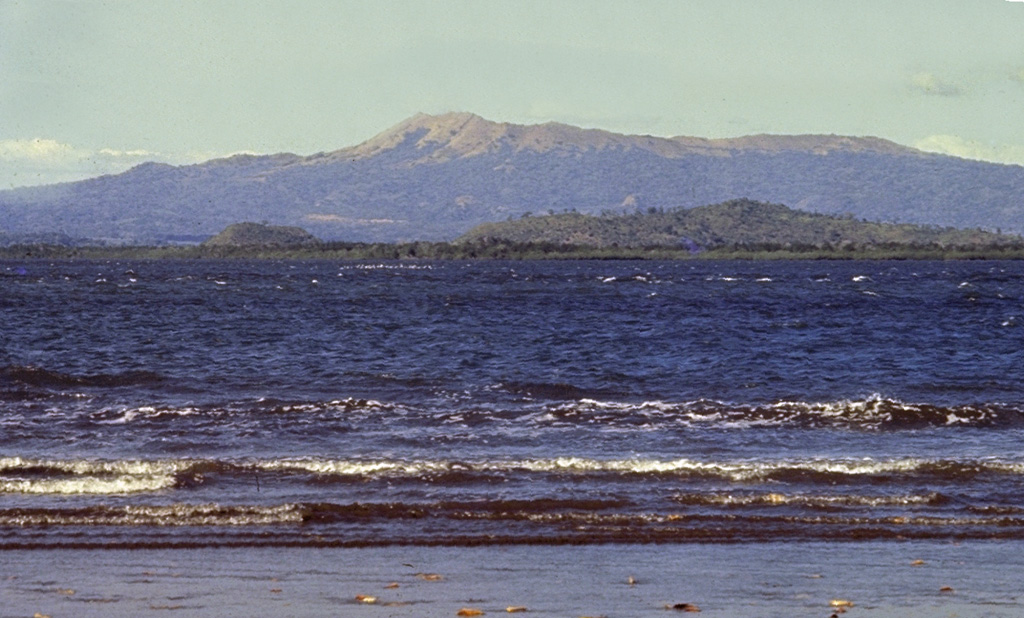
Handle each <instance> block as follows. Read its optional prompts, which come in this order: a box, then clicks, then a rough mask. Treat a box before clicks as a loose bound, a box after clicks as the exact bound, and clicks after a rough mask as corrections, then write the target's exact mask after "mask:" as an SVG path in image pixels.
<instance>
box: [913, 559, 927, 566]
mask: <svg viewBox="0 0 1024 618" xmlns="http://www.w3.org/2000/svg"><path fill="white" fill-rule="evenodd" d="M910 566H924V560H914V561H913V562H911V563H910Z"/></svg>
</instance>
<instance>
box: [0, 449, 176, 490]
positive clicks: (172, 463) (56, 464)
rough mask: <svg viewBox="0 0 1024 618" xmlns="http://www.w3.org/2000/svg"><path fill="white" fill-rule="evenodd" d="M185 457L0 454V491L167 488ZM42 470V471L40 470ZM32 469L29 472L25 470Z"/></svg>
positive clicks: (172, 482)
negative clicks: (49, 457) (72, 457)
mask: <svg viewBox="0 0 1024 618" xmlns="http://www.w3.org/2000/svg"><path fill="white" fill-rule="evenodd" d="M194 463H195V462H193V461H186V460H155V461H146V460H119V461H98V460H43V459H25V458H21V457H4V458H0V494H3V493H20V494H54V495H72V494H130V493H140V492H154V491H161V490H164V489H170V488H173V487H174V486H175V484H176V483H177V480H176V475H177V474H178V473H180V472H181V471H183V470H186V469H188V468H189V467H190V466H192V465H194ZM39 471H45V473H46V474H40V473H39ZM28 472H33V473H32V474H27V473H28Z"/></svg>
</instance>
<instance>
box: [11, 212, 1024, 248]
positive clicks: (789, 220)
mask: <svg viewBox="0 0 1024 618" xmlns="http://www.w3.org/2000/svg"><path fill="white" fill-rule="evenodd" d="M0 258H6V259H24V258H50V259H60V258H71V259H74V258H82V259H160V258H176V259H219V258H241V259H352V260H355V259H361V260H382V259H385V260H388V259H433V260H446V259H693V258H707V259H733V258H736V259H985V258H988V259H1020V258H1024V239H1021V238H1020V237H1018V236H1008V235H998V234H993V233H990V232H984V231H980V230H956V229H952V228H937V227H930V226H912V225H888V224H880V223H869V222H864V221H855V220H852V219H850V218H842V217H830V216H827V215H817V214H811V213H804V212H798V211H794V210H792V209H790V208H787V207H785V206H782V205H779V204H764V203H760V202H754V201H750V200H734V201H731V202H726V203H723V204H715V205H711V206H704V207H699V208H693V209H674V210H668V211H660V210H656V209H652V210H651V211H649V212H647V213H643V214H639V213H638V214H628V215H605V216H591V215H584V214H580V213H567V214H561V215H549V216H543V217H532V216H530V217H522V218H520V219H516V220H513V221H507V222H505V223H497V224H487V225H483V226H480V227H478V228H476V229H475V230H473V231H472V232H470V233H468V234H466V235H465V236H463V237H462V238H460V239H459V240H458V241H457V242H453V243H447V242H428V241H420V242H409V243H359V242H319V241H317V240H316V239H315V238H313V237H312V236H311V235H309V234H308V233H306V232H305V231H303V230H299V229H296V228H279V227H274V226H264V225H259V224H251V223H248V224H236V225H232V226H229V227H228V228H227V229H226V230H224V231H223V232H222V233H221V234H219V235H217V236H216V237H214V238H212V239H210V240H209V241H207V242H205V243H203V244H202V245H198V246H188V247H168V246H163V247H143V246H120V247H96V246H93V247H68V246H56V245H46V244H35V245H20V246H10V247H4V248H0Z"/></svg>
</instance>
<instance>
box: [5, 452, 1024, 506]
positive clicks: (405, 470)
mask: <svg viewBox="0 0 1024 618" xmlns="http://www.w3.org/2000/svg"><path fill="white" fill-rule="evenodd" d="M260 473H270V474H273V475H275V476H276V478H278V479H280V480H282V481H289V480H290V481H291V482H299V483H312V484H323V483H345V482H363V481H373V480H380V481H386V482H389V483H391V482H408V483H416V484H437V485H457V484H476V483H489V482H494V481H508V480H512V479H522V480H530V479H534V478H538V477H541V478H543V477H554V478H566V479H575V480H577V481H585V480H587V479H592V480H597V481H609V480H610V481H614V480H616V479H622V480H627V481H628V480H634V479H643V478H652V479H667V480H677V481H687V480H695V481H724V482H729V483H740V484H758V483H803V484H810V485H815V484H820V485H827V486H834V485H841V484H878V483H896V484H900V483H913V482H920V481H928V482H965V481H970V480H978V479H1000V478H1007V479H1009V478H1015V479H1018V478H1020V477H1024V462H1022V461H1013V460H994V459H964V460H957V459H925V458H900V459H871V458H860V459H825V458H821V459H803V460H799V459H793V460H786V459H784V460H777V461H755V460H725V461H705V460H696V459H688V458H682V459H648V458H632V459H590V458H583V457H556V458H538V459H523V460H499V461H460V460H447V459H436V460H400V459H394V460H388V459H379V460H372V459H325V458H294V459H291V458H284V459H271V460H258V461H247V460H238V461H227V460H212V459H181V460H152V461H145V460H125V461H93V460H70V461H55V460H34V459H22V458H19V457H13V458H0V494H2V493H25V494H126V493H138V492H157V491H164V490H172V489H187V488H190V487H197V486H199V485H202V484H204V483H205V482H207V480H208V478H209V477H222V478H232V477H233V478H244V479H246V481H247V482H248V479H250V478H252V477H253V476H254V475H256V476H258V475H259V474H260ZM759 499H760V500H770V499H771V498H759ZM825 500H826V498H821V501H825Z"/></svg>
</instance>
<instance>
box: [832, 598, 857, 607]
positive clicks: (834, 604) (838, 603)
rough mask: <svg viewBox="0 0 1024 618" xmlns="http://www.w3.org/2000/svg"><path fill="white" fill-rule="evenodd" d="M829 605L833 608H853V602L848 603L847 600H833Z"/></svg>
mask: <svg viewBox="0 0 1024 618" xmlns="http://www.w3.org/2000/svg"><path fill="white" fill-rule="evenodd" d="M828 604H829V605H830V606H832V607H853V601H847V600H846V599H832V600H831V601H829V602H828Z"/></svg>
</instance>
